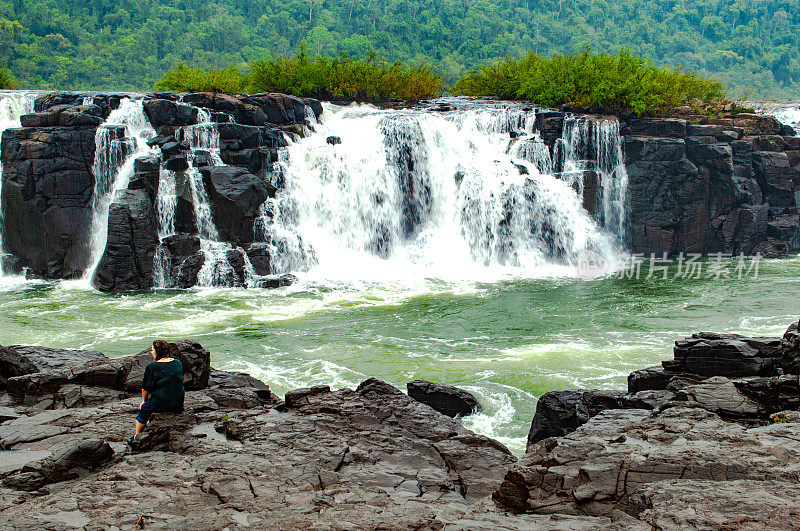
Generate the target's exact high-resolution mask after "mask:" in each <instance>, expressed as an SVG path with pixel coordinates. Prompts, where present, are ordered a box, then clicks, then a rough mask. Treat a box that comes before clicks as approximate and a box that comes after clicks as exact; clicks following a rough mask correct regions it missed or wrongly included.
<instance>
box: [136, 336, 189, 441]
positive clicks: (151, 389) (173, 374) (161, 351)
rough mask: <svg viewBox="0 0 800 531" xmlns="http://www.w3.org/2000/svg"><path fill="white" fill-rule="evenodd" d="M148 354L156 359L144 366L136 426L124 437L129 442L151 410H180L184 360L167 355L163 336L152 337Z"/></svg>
mask: <svg viewBox="0 0 800 531" xmlns="http://www.w3.org/2000/svg"><path fill="white" fill-rule="evenodd" d="M150 354H151V355H152V356H153V359H154V360H155V361H154V362H152V363H150V364H149V365H148V366H147V367H146V368H145V370H144V378H142V403H141V405H140V406H139V413H138V414H137V415H136V430H135V432H134V434H133V437H129V438H128V440H127V441H126V442H127V443H128V444H134V443H135V442H136V437H137V436H138V435H139V434H140V433H142V431H143V430H144V428H145V426H146V425H147V421H148V420H149V419H150V416H151V415H152V414H153V413H156V412H163V411H183V397H184V389H183V364H181V362H180V360H176V359H175V358H172V357H170V348H169V343H167V342H166V341H164V340H163V339H158V340H156V341H153V346H152V348H151V349H150Z"/></svg>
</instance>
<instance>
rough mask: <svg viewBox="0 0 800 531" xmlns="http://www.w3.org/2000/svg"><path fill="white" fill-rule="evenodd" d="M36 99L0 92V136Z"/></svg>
mask: <svg viewBox="0 0 800 531" xmlns="http://www.w3.org/2000/svg"><path fill="white" fill-rule="evenodd" d="M35 100H36V94H35V93H19V92H6V93H0V137H1V136H2V134H3V131H5V130H6V129H11V128H13V127H20V126H21V124H20V117H21V116H22V115H23V114H29V113H32V112H33V104H34V101H35ZM2 197H3V161H2V160H0V277H2V276H3V275H4V273H3V270H4V267H3V262H4V259H5V247H3V227H4V223H3V221H4V220H3V206H2Z"/></svg>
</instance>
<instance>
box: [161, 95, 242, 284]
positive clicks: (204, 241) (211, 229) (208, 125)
mask: <svg viewBox="0 0 800 531" xmlns="http://www.w3.org/2000/svg"><path fill="white" fill-rule="evenodd" d="M182 134H183V140H185V141H187V142H189V145H190V147H191V151H190V153H189V155H188V162H189V168H188V169H187V170H186V177H187V180H188V182H189V187H190V189H191V192H192V204H193V206H194V217H195V223H196V224H197V233H198V237H199V238H200V248H201V250H202V251H203V254H204V255H205V261H204V263H203V267H202V268H201V269H200V272H199V273H198V275H197V286H199V287H226V286H232V285H234V282H235V275H236V273H235V271H234V269H233V267H232V266H231V264H230V262H229V261H228V253H229V252H231V251H232V250H233V247H232V246H231V244H229V243H226V242H224V241H222V240H221V239H220V235H219V231H218V230H217V226H216V224H215V223H214V217H213V212H212V209H211V200H210V199H209V198H208V193H207V192H206V188H205V185H204V184H203V176H202V175H201V173H200V170H199V168H198V167H197V164H196V162H197V159H198V157H199V156H200V155H204V156H205V157H207V158H208V159H210V162H211V163H212V165H214V166H220V165H222V164H223V162H222V158H221V157H220V152H219V131H218V129H217V126H216V124H214V123H213V122H212V121H211V115H210V114H209V112H208V111H207V110H205V109H200V113H199V115H198V124H197V125H193V126H188V127H185V128H183V130H182ZM159 216H160V214H159ZM173 216H174V214H173ZM234 252H239V253H241V251H239V250H236V251H234ZM241 254H242V255H244V253H241ZM164 287H166V286H164Z"/></svg>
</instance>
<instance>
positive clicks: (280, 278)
mask: <svg viewBox="0 0 800 531" xmlns="http://www.w3.org/2000/svg"><path fill="white" fill-rule="evenodd" d="M295 282H297V277H296V276H294V275H292V274H291V273H284V274H282V275H266V276H264V277H262V278H257V279H255V280H254V283H253V284H254V285H253V287H255V288H269V289H275V288H283V287H286V286H291V285H292V284H294V283H295Z"/></svg>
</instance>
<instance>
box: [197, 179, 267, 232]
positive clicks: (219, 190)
mask: <svg viewBox="0 0 800 531" xmlns="http://www.w3.org/2000/svg"><path fill="white" fill-rule="evenodd" d="M200 172H201V173H202V175H203V184H204V185H205V188H206V192H207V193H208V197H209V199H210V200H211V205H212V212H213V216H214V221H215V224H216V226H217V229H218V230H219V232H220V236H221V237H222V238H223V240H224V241H227V242H231V243H234V244H236V245H242V244H247V243H250V242H252V241H253V224H254V223H255V220H256V218H257V217H258V213H259V208H260V207H261V205H262V204H263V203H264V201H266V200H267V199H268V198H269V195H270V194H269V189H268V188H267V186H266V184H264V181H263V180H262V179H260V178H259V177H257V176H256V175H253V174H252V173H249V172H248V171H247V170H246V169H244V168H238V167H236V166H204V167H202V168H201V169H200Z"/></svg>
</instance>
